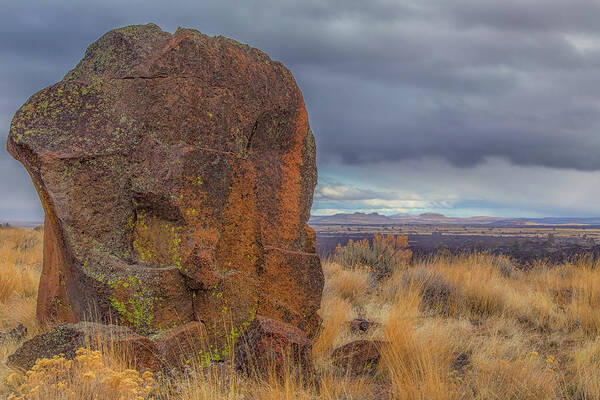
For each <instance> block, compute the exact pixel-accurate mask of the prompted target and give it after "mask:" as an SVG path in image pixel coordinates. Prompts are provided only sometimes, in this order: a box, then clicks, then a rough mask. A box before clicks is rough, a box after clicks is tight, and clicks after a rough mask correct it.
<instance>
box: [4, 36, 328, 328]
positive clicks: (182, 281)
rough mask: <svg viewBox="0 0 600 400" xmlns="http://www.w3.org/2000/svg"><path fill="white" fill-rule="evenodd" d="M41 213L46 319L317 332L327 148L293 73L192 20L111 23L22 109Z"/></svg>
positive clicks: (17, 127) (20, 154)
mask: <svg viewBox="0 0 600 400" xmlns="http://www.w3.org/2000/svg"><path fill="white" fill-rule="evenodd" d="M8 151H9V152H10V153H11V154H12V155H13V156H14V157H15V158H16V159H18V160H19V161H21V162H22V163H23V164H24V165H25V167H26V168H27V170H28V172H29V174H30V176H31V178H32V180H33V183H34V185H35V187H36V189H37V191H38V194H39V197H40V199H41V202H42V205H43V208H44V211H45V215H46V222H45V238H44V267H43V273H42V278H41V282H40V291H39V300H38V318H39V319H40V320H41V321H42V322H46V323H47V322H50V323H55V322H76V321H82V320H96V319H97V317H100V319H101V320H102V321H105V322H108V321H117V322H119V323H121V324H124V325H127V326H129V327H131V328H132V329H134V330H135V331H136V332H138V333H142V334H150V333H155V332H158V331H161V330H165V329H168V328H173V327H175V326H179V325H182V324H184V323H187V322H190V321H202V322H203V323H204V324H205V326H206V328H207V330H208V331H209V335H212V336H214V337H219V336H221V339H223V337H222V336H223V335H225V334H226V332H231V330H230V329H229V328H227V330H225V331H219V330H220V327H222V326H223V325H224V324H223V322H222V321H223V320H225V321H232V322H233V325H234V326H233V328H234V329H239V328H240V327H242V325H243V324H244V323H247V322H248V321H249V320H251V319H252V317H253V316H254V315H255V314H256V313H259V314H262V315H265V316H269V317H271V318H275V319H280V320H282V321H285V322H287V323H290V324H292V325H294V326H296V327H299V328H301V329H303V330H305V331H307V332H309V334H312V333H314V332H315V331H316V329H317V327H318V325H319V318H318V316H317V314H316V311H317V309H318V308H319V305H320V300H321V292H322V287H323V274H322V270H321V265H320V261H319V259H318V257H317V256H316V254H315V235H314V232H313V231H312V230H311V229H310V228H309V227H308V225H307V224H306V222H307V220H308V218H309V212H310V207H311V203H312V196H313V190H314V186H315V184H316V178H317V176H316V165H315V145H314V139H313V135H312V133H311V131H310V128H309V124H308V117H307V113H306V109H305V106H304V101H303V98H302V94H301V92H300V90H299V89H298V87H297V85H296V83H295V81H294V78H293V77H292V75H291V73H290V72H289V71H288V70H287V69H286V68H285V67H284V66H283V65H282V64H281V63H279V62H277V61H273V60H271V59H270V58H269V57H268V56H267V55H266V54H264V53H263V52H261V51H259V50H257V49H254V48H251V47H249V46H246V45H243V44H240V43H237V42H235V41H233V40H230V39H227V38H224V37H209V36H206V35H203V34H201V33H200V32H198V31H195V30H191V29H178V30H177V31H176V32H175V33H174V34H170V33H167V32H163V31H162V30H161V29H160V28H159V27H158V26H156V25H153V24H149V25H143V26H128V27H124V28H120V29H116V30H113V31H110V32H108V33H106V34H105V35H104V36H102V37H101V38H100V39H99V40H98V41H96V42H95V43H93V44H92V45H91V46H90V47H89V48H88V49H87V51H86V53H85V56H84V58H83V59H82V60H81V62H80V63H79V64H78V65H77V66H76V67H75V68H74V69H73V70H72V71H70V72H69V73H68V74H67V75H66V76H65V77H64V79H63V80H62V81H60V82H58V83H56V84H54V85H52V86H49V87H47V88H46V89H43V90H41V91H40V92H38V93H36V94H35V95H33V96H32V97H31V98H30V99H29V100H28V101H27V102H26V103H25V104H24V105H23V106H22V107H21V108H20V109H19V110H18V111H17V113H16V114H15V116H14V118H13V121H12V124H11V129H10V135H9V138H8Z"/></svg>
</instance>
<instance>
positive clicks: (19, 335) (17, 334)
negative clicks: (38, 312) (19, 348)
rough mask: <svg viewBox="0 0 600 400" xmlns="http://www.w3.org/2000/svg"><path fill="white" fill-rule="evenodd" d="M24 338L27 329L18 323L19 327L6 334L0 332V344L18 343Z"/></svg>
mask: <svg viewBox="0 0 600 400" xmlns="http://www.w3.org/2000/svg"><path fill="white" fill-rule="evenodd" d="M25 336H27V327H26V326H25V325H23V324H22V323H19V325H17V326H16V327H15V328H12V329H11V330H10V331H8V332H0V343H4V342H6V341H8V340H14V341H16V342H20V341H21V340H23V339H25Z"/></svg>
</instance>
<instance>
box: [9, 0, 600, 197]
mask: <svg viewBox="0 0 600 400" xmlns="http://www.w3.org/2000/svg"><path fill="white" fill-rule="evenodd" d="M599 20H600V4H599V3H598V2H597V1H587V0H574V1H564V0H518V1H517V0H507V1H494V0H490V1H482V0H456V1H447V0H430V1H422V0H406V1H400V0H376V1H362V0H360V1H359V0H330V1H326V0H305V1H278V0H256V1H245V2H234V1H223V0H220V1H216V0H215V1H211V0H209V1H198V2H191V1H168V2H159V1H151V0H144V1H141V0H134V1H128V2H123V1H112V0H107V1H102V2H95V1H89V2H88V1H81V0H78V1H75V0H53V1H51V2H45V1H44V2H42V1H40V2H36V1H15V0H8V1H5V2H4V3H3V7H2V14H1V15H0V59H1V60H2V62H1V63H0V140H2V141H4V140H5V137H6V134H7V132H8V125H9V123H10V118H11V117H12V115H13V114H14V112H15V111H16V109H17V108H18V107H19V106H20V105H21V104H22V103H23V102H24V101H25V100H26V99H27V97H28V96H30V95H31V94H33V93H34V92H35V91H37V90H39V89H41V88H42V87H45V86H47V85H50V84H52V83H54V82H56V81H58V80H60V79H61V78H62V76H63V75H64V74H65V73H66V72H67V71H68V70H69V69H70V68H72V67H73V66H74V65H75V64H76V63H77V61H78V60H79V59H80V58H81V57H82V55H83V52H84V50H85V47H86V46H87V45H89V44H90V43H91V42H92V41H94V40H95V39H97V38H98V37H99V36H100V35H101V34H103V33H104V32H106V31H107V30H109V29H112V28H115V27H118V26H122V25H128V24H135V23H147V22H155V23H157V24H158V25H160V26H161V27H162V28H163V29H165V30H168V31H171V32H172V31H174V30H175V29H176V28H177V27H178V26H186V27H192V28H196V29H198V30H200V31H202V32H204V33H207V34H211V35H217V34H223V35H225V36H229V37H233V38H235V39H237V40H239V41H242V42H246V43H249V44H250V45H253V46H256V47H259V48H261V49H263V50H264V51H266V52H267V53H268V54H269V55H270V56H271V57H273V58H275V59H278V60H281V61H283V62H284V63H285V64H286V65H287V66H288V67H289V68H290V69H291V70H292V72H293V73H294V75H295V77H296V79H297V81H298V83H299V86H300V87H301V89H302V90H303V92H304V95H305V100H306V104H307V107H308V109H309V113H310V119H311V125H312V128H313V130H314V131H315V133H316V138H317V144H318V147H317V148H318V161H319V165H320V167H321V168H322V169H323V168H324V167H326V166H327V165H334V164H339V163H343V164H349V165H364V164H366V163H372V162H381V161H385V162H387V161H392V162H404V161H406V160H413V159H414V160H418V159H423V158H428V157H434V158H439V159H442V160H446V161H447V162H449V163H450V164H451V165H454V166H459V167H473V166H477V165H482V163H484V162H485V161H486V160H488V159H490V158H501V159H504V160H507V161H509V162H510V163H513V164H516V165H526V166H544V167H551V168H561V169H578V170H587V171H594V170H599V169H600V157H598V156H597V154H600V135H599V134H598V133H599V132H600V112H599V111H600V110H599V109H598V107H599V104H600V101H599V100H600V24H598V21H599ZM7 157H8V156H7V155H6V153H4V152H0V160H2V159H4V160H7ZM3 168H7V169H8V170H16V169H17V168H19V167H18V165H17V164H16V163H14V162H10V161H6V162H5V164H3ZM2 184H4V182H2ZM28 190H29V189H28Z"/></svg>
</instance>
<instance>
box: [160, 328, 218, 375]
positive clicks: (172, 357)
mask: <svg viewBox="0 0 600 400" xmlns="http://www.w3.org/2000/svg"><path fill="white" fill-rule="evenodd" d="M153 340H154V343H156V346H157V347H158V350H159V351H160V354H161V356H162V359H163V363H164V365H165V368H166V369H172V368H180V367H182V366H186V365H194V364H196V365H198V364H200V363H202V362H203V361H205V359H203V358H202V357H203V356H204V355H205V356H207V357H208V359H210V358H211V356H212V354H211V353H210V351H209V350H210V348H209V346H210V345H209V344H208V343H207V342H206V340H207V332H206V327H205V326H204V324H203V323H202V322H197V321H194V322H189V323H187V324H185V325H182V326H180V327H178V328H175V329H171V330H169V331H166V332H164V333H163V334H161V335H160V336H158V337H156V338H153ZM208 359H206V360H208Z"/></svg>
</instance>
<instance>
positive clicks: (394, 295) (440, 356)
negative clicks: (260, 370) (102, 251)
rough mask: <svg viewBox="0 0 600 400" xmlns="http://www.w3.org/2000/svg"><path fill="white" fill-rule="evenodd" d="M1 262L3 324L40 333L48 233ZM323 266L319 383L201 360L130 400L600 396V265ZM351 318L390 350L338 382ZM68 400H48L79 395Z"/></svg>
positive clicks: (44, 370)
mask: <svg viewBox="0 0 600 400" xmlns="http://www.w3.org/2000/svg"><path fill="white" fill-rule="evenodd" d="M32 238H33V239H32ZM34 239H35V240H34ZM25 243H34V244H33V247H29V246H28V245H25ZM390 243H391V241H390ZM354 250H356V249H354ZM0 255H1V257H2V258H0V272H1V273H0V285H1V287H2V289H1V290H0V293H1V294H0V326H1V327H2V328H3V329H6V328H10V327H12V326H14V325H16V323H18V322H23V323H25V324H26V325H27V326H28V328H30V332H31V334H34V333H35V332H37V331H38V329H39V328H37V326H36V324H35V318H34V316H35V312H34V311H35V291H36V288H37V280H38V279H39V278H38V277H39V266H40V263H41V234H40V233H39V232H34V231H25V230H16V229H8V230H6V229H4V230H0ZM371 255H374V256H376V255H377V252H374V253H373V254H371ZM323 269H324V273H325V279H326V284H325V289H324V293H323V300H322V307H321V311H320V314H321V316H322V318H323V326H322V331H321V333H320V335H319V336H318V337H317V338H316V339H315V341H314V347H313V356H314V361H315V367H316V370H317V371H318V373H319V374H320V376H321V379H320V380H319V381H318V382H317V383H313V384H309V385H306V384H303V383H302V382H301V381H300V380H299V379H298V377H296V376H294V375H293V374H289V376H285V377H284V379H283V381H282V380H280V379H274V378H273V379H272V378H268V377H267V378H265V379H263V380H255V379H248V378H244V377H242V376H240V375H238V374H236V373H235V372H232V371H231V369H230V368H228V367H227V363H225V364H217V365H212V366H209V367H206V366H202V365H200V363H195V364H194V365H192V366H191V367H190V369H189V370H188V371H187V372H186V373H182V374H180V375H177V376H171V377H157V380H159V383H158V384H157V385H155V386H153V387H152V390H151V391H147V392H144V391H139V392H137V393H135V396H136V397H140V398H157V399H169V400H176V399H177V400H179V399H192V400H200V399H202V400H205V399H214V400H220V399H228V400H233V399H236V400H237V399H317V398H319V399H370V398H377V399H387V398H391V399H402V400H405V399H406V400H410V399H452V400H453V399H477V400H484V399H578V400H579V399H600V339H599V337H600V307H599V306H600V265H598V263H596V262H593V261H592V260H590V259H586V258H582V259H580V260H577V261H574V262H572V263H565V264H563V265H546V264H544V263H538V264H536V265H535V266H534V267H533V268H532V269H530V270H527V271H524V270H518V269H516V268H515V267H514V266H513V265H512V263H511V261H510V260H508V259H506V258H503V257H494V256H491V255H487V254H473V255H463V256H444V255H440V256H437V257H433V258H430V259H425V260H417V261H413V262H412V263H409V262H406V260H405V259H404V258H403V259H402V261H401V262H397V263H396V264H395V266H394V268H392V270H391V271H390V273H389V274H387V275H386V277H384V278H381V274H379V273H371V272H370V269H369V266H368V265H366V266H359V265H356V264H355V263H353V264H352V265H340V264H339V263H336V262H331V261H326V262H324V263H323ZM356 317H362V318H367V319H371V320H374V321H376V322H378V323H380V324H381V328H379V329H374V330H373V331H370V332H368V333H367V334H366V335H363V337H366V338H372V339H380V340H385V341H387V342H388V343H387V344H386V345H385V346H384V347H383V354H382V360H381V363H380V366H379V368H378V370H377V371H376V373H375V374H374V375H368V376H367V375H365V376H361V377H351V376H346V375H343V374H341V373H340V372H339V371H337V370H336V369H335V368H334V365H333V363H332V360H331V354H332V351H333V350H334V349H335V348H336V347H338V346H340V345H342V344H345V343H347V342H350V341H352V340H355V339H357V338H358V336H357V335H356V334H352V333H351V332H350V329H349V322H350V321H351V320H352V319H353V318H356ZM16 346H17V344H16V343H7V344H6V343H5V344H2V345H0V358H1V359H4V360H5V359H6V357H7V356H8V354H10V352H12V351H13V350H14V349H15V348H16ZM94 354H96V353H94ZM93 357H96V358H98V357H101V361H102V365H104V366H108V365H110V366H111V368H112V369H114V370H115V371H120V373H122V374H130V375H131V376H130V377H131V378H132V379H133V380H134V381H135V379H138V378H139V379H142V380H143V379H144V378H143V377H141V375H140V374H137V372H124V371H126V370H127V368H128V367H127V365H126V364H125V363H123V359H122V357H121V358H120V355H119V354H112V353H111V351H109V350H105V351H103V352H102V355H101V356H98V355H94V356H93ZM62 362H63V361H59V362H56V361H50V362H48V361H45V362H44V363H46V364H47V366H43V365H42V366H41V367H39V370H38V371H37V372H35V371H34V373H30V376H38V377H39V376H44V375H43V374H48V373H50V372H49V371H51V367H50V365H51V364H52V365H54V364H56V363H62ZM65 362H66V361H65ZM42 364H43V363H42ZM196 364H197V365H196ZM72 367H73V369H72V370H71V372H70V373H69V375H68V379H66V380H65V381H64V382H65V383H64V385H66V386H65V387H67V386H68V387H69V388H71V390H72V391H74V392H75V393H80V394H81V393H84V394H85V393H88V392H85V390H88V389H89V387H91V386H90V385H89V379H90V375H89V374H88V372H89V371H85V368H79V369H77V368H75V367H74V366H72ZM9 372H10V371H8V369H7V368H6V367H1V368H0V396H2V394H4V395H7V394H9V393H10V392H13V393H14V394H15V396H18V395H22V394H23V392H22V391H21V392H20V391H19V389H18V388H17V387H16V386H15V385H17V384H21V383H24V382H25V380H26V379H27V380H29V377H26V376H21V375H13V376H12V377H11V379H9V380H7V377H8V375H9ZM35 374H42V375H35ZM86 374H87V375H86ZM135 374H137V375H135ZM99 375H101V374H96V375H95V377H96V378H97V377H98V376H99ZM134 375H135V376H137V377H138V378H135V376H134ZM124 376H125V375H123V377H124ZM96 378H95V379H96ZM134 378H135V379H134ZM36 379H37V378H36ZM102 379H103V378H102ZM102 379H100V378H98V380H97V381H95V382H96V383H95V384H94V385H95V386H94V388H95V389H94V390H95V391H96V392H102V393H104V397H102V395H99V397H98V398H118V397H106V396H108V393H109V392H110V390H113V389H110V388H107V387H105V386H102V384H101V383H102ZM38 380H39V381H40V382H42V381H43V382H46V383H47V385H46V383H43V382H42V383H43V385H40V387H39V388H38V389H37V391H38V392H37V393H44V391H45V390H46V391H47V390H50V388H51V386H48V385H52V384H57V382H56V380H54V381H53V380H52V379H49V378H48V379H38ZM8 381H10V382H8ZM136 382H137V381H136ZM44 385H46V386H44ZM86 385H88V386H86ZM117 386H118V385H117ZM117 386H115V387H117ZM34 387H35V385H34V386H29V387H25V388H24V389H27V390H29V391H31V389H32V388H34ZM141 387H142V386H141V381H140V384H139V385H138V388H141ZM143 387H144V388H145V386H143ZM86 388H88V389H86ZM115 390H117V391H116V392H110V393H113V394H114V396H123V397H124V398H125V399H128V398H129V397H127V396H129V395H131V396H133V392H132V389H131V387H129V388H125V387H122V388H118V387H117V389H115ZM128 390H129V391H128ZM140 390H141V389H140ZM144 390H145V389H144ZM45 393H50V392H45ZM376 393H377V395H376ZM113 394H111V396H113ZM46 396H47V395H46ZM65 396H66V395H65ZM65 396H63V397H60V396H59V395H53V397H46V398H57V399H65V400H67V399H69V400H71V399H72V397H65ZM82 396H83V395H82ZM136 397H132V398H136ZM30 398H35V397H30ZM40 398H41V397H40ZM81 398H87V397H85V396H84V397H81ZM90 398H93V397H90Z"/></svg>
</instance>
